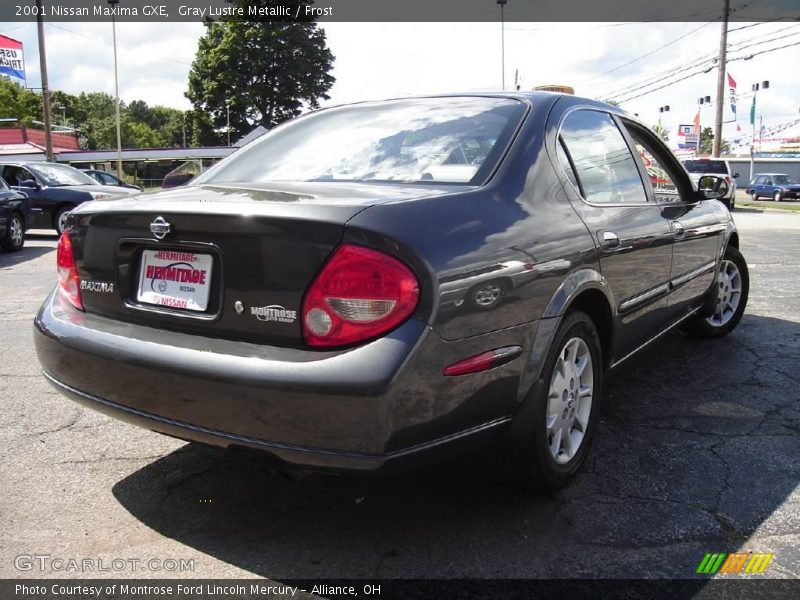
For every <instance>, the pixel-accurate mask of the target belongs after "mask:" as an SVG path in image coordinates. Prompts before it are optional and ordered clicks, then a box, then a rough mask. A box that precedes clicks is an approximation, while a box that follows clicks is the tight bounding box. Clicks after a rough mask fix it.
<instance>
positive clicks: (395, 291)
mask: <svg viewBox="0 0 800 600" xmlns="http://www.w3.org/2000/svg"><path fill="white" fill-rule="evenodd" d="M418 300H419V283H418V281H417V278H416V277H415V276H414V273H413V272H412V271H411V269H409V268H408V267H407V266H406V265H405V264H404V263H402V262H401V261H399V260H397V259H396V258H394V257H393V256H389V255H388V254H386V253H384V252H380V251H378V250H373V249H371V248H365V247H363V246H355V245H353V244H342V245H341V246H339V247H338V248H337V249H336V250H335V251H334V253H333V256H331V258H330V260H328V262H327V263H326V264H325V266H324V267H323V268H322V270H321V271H320V272H319V273H318V274H317V276H316V278H315V279H314V281H313V283H312V284H311V287H309V288H308V290H307V291H306V294H305V297H304V298H303V308H302V317H303V337H304V339H305V342H306V344H307V345H309V346H315V347H333V346H347V345H352V344H356V343H358V342H363V341H366V340H368V339H372V338H375V337H378V336H379V335H382V334H384V333H386V332H387V331H389V330H390V329H393V328H394V327H396V326H397V325H399V324H400V323H402V322H403V321H405V320H406V319H407V318H408V317H409V316H411V314H412V313H413V312H414V309H415V308H416V307H417V301H418Z"/></svg>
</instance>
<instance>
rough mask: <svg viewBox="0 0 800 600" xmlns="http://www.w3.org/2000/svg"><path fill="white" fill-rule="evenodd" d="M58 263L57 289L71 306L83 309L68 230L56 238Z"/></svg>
mask: <svg viewBox="0 0 800 600" xmlns="http://www.w3.org/2000/svg"><path fill="white" fill-rule="evenodd" d="M56 261H57V263H58V289H59V291H60V292H61V295H62V296H63V297H64V298H65V299H66V300H68V301H69V303H70V304H72V306H74V307H75V308H77V309H79V310H83V302H81V281H80V278H79V277H78V269H77V267H76V266H75V256H74V255H73V254H72V240H71V239H70V237H69V232H67V231H65V232H64V233H62V234H61V237H60V238H59V239H58V251H57V252H56Z"/></svg>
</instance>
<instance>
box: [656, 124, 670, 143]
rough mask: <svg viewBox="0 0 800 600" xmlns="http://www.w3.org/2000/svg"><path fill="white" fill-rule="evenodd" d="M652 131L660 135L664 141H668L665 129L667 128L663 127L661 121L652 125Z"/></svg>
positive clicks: (667, 133)
mask: <svg viewBox="0 0 800 600" xmlns="http://www.w3.org/2000/svg"><path fill="white" fill-rule="evenodd" d="M653 131H654V132H655V134H656V135H657V136H658V137H660V138H661V139H662V140H664V141H665V142H668V141H669V132H668V131H667V128H666V127H664V126H663V125H662V124H661V123H656V124H655V125H653Z"/></svg>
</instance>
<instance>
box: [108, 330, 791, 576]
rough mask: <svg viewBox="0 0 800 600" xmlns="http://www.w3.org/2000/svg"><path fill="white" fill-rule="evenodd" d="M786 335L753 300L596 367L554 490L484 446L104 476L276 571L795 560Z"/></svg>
mask: <svg viewBox="0 0 800 600" xmlns="http://www.w3.org/2000/svg"><path fill="white" fill-rule="evenodd" d="M799 348H800V324H798V323H795V322H790V321H786V320H782V319H776V318H768V317H760V316H752V315H747V316H746V317H745V318H744V320H743V321H742V323H741V325H740V327H739V328H738V329H737V331H736V332H735V333H734V334H732V335H731V336H729V337H728V338H725V339H723V340H712V341H691V340H687V339H686V338H685V337H684V336H683V335H682V334H680V333H673V334H670V335H668V336H666V337H665V339H664V340H663V341H662V342H660V343H659V344H657V345H654V346H653V347H652V348H651V349H650V350H648V351H646V352H644V353H643V354H641V355H640V356H638V357H637V358H635V359H633V360H632V361H631V362H630V363H628V364H626V365H625V367H623V370H622V371H621V372H618V373H617V374H616V375H613V376H611V377H610V378H609V379H608V381H607V383H606V389H605V405H604V407H603V411H602V414H601V421H600V423H599V428H598V437H597V440H596V442H595V445H594V448H593V451H592V454H591V457H590V460H589V462H588V463H587V465H586V467H585V468H584V469H583V471H582V472H581V473H580V474H579V476H578V478H577V480H576V481H575V482H574V483H573V484H572V485H570V486H569V487H567V488H566V489H564V490H562V491H560V492H558V493H556V494H553V495H540V494H534V493H531V492H525V491H522V490H519V489H517V488H515V487H513V486H512V485H509V484H507V483H503V482H502V481H500V480H499V479H498V477H497V476H496V475H495V474H494V470H493V469H492V462H491V456H490V455H487V454H484V455H482V456H479V457H476V456H470V457H465V458H463V459H459V460H457V461H455V462H452V463H448V464H446V465H441V466H438V467H434V468H428V469H425V470H423V471H419V472H416V473H413V474H406V475H400V476H395V477H355V476H332V475H319V474H315V475H311V476H309V477H306V478H304V479H302V480H300V481H291V480H289V479H287V478H285V477H283V476H280V475H275V474H273V473H271V472H270V467H269V463H268V462H267V461H265V460H264V459H263V458H262V457H261V456H259V455H254V454H250V453H236V452H225V451H222V450H217V449H212V448H207V447H203V446H200V445H195V444H189V445H186V446H184V447H182V448H180V449H179V450H177V451H175V452H173V453H171V454H169V455H167V456H164V457H163V458H161V459H159V460H157V461H155V462H153V463H151V464H149V465H147V466H146V467H144V468H142V469H140V470H139V471H137V472H135V473H132V474H131V475H129V476H128V477H126V478H125V479H123V480H121V481H119V482H118V483H117V484H116V485H115V486H114V488H113V493H114V495H115V497H116V498H117V500H118V501H119V502H120V503H121V504H122V505H123V506H124V507H125V508H126V509H127V510H128V511H129V512H130V513H131V514H132V515H133V516H134V517H136V518H137V519H139V520H140V521H141V522H142V523H144V524H145V525H147V526H148V527H150V528H152V529H154V530H156V531H157V532H159V533H161V534H162V535H164V536H167V537H169V538H172V539H175V540H177V541H179V542H180V543H182V544H185V545H188V546H190V547H192V548H195V549H197V550H198V551H200V552H202V553H205V554H208V555H210V556H212V557H214V558H216V559H218V560H221V561H224V562H226V563H228V564H230V565H234V566H236V567H239V568H241V569H244V570H246V571H249V572H251V573H254V574H256V575H259V576H265V577H269V578H272V579H286V578H300V577H302V578H321V577H339V578H359V577H387V578H391V577H420V578H422V577H470V578H490V577H517V578H534V577H553V578H566V577H569V578H571V577H631V578H639V577H649V578H652V577H679V578H685V577H692V576H694V573H695V570H696V569H697V566H698V564H699V563H700V561H701V560H702V558H703V556H704V554H705V553H706V552H734V551H737V550H753V551H762V552H772V553H775V558H774V559H773V562H772V563H771V565H770V567H769V569H770V572H769V575H771V576H777V577H791V576H795V577H796V576H797V572H796V571H797V567H796V565H797V564H800V560H798V558H800V556H799V554H800V549H799V548H798V547H797V544H796V539H797V535H798V533H800V496H798V494H797V492H795V488H796V486H797V484H798V480H800V395H798V392H797V389H798V380H800V375H799V374H798V373H797V371H796V365H797V364H798V359H800V350H799ZM196 570H197V572H196V573H195V575H196V576H203V573H202V570H203V565H202V559H200V560H198V561H197V567H196Z"/></svg>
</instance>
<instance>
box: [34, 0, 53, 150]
mask: <svg viewBox="0 0 800 600" xmlns="http://www.w3.org/2000/svg"><path fill="white" fill-rule="evenodd" d="M36 11H37V12H36V28H37V32H38V34H39V70H40V71H41V73H42V113H43V114H42V116H43V120H44V148H45V156H46V157H47V160H48V161H50V162H52V161H53V160H55V155H54V154H53V132H52V131H51V124H50V87H49V86H48V84H47V53H46V52H45V48H44V18H43V14H44V9H43V8H42V0H36Z"/></svg>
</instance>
